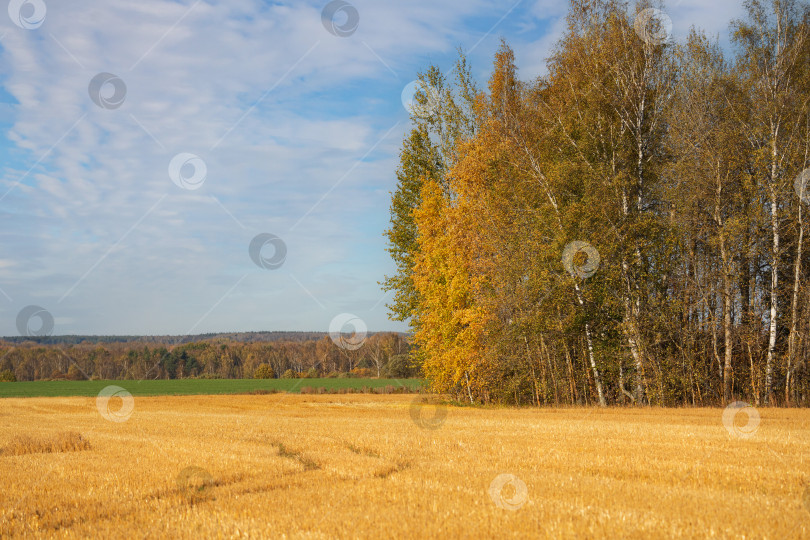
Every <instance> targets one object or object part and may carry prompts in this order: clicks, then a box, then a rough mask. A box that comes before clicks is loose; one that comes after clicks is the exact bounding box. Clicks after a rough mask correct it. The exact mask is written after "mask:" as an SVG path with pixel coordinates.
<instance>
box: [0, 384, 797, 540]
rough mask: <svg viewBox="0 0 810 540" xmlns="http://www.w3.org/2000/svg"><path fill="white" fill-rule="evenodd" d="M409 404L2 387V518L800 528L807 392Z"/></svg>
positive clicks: (37, 525)
mask: <svg viewBox="0 0 810 540" xmlns="http://www.w3.org/2000/svg"><path fill="white" fill-rule="evenodd" d="M120 401H121V400H120V398H119V404H118V405H114V403H113V401H111V402H110V404H109V406H110V407H112V408H113V409H114V408H115V407H116V406H117V407H120V406H121V405H120ZM413 403H414V397H412V396H402V395H399V396H394V395H392V396H385V395H341V396H334V395H312V396H300V395H283V394H276V395H255V396H251V395H240V396H178V397H138V398H135V399H134V402H133V403H132V405H133V406H134V407H133V408H132V409H131V410H129V411H125V412H128V413H129V415H128V416H124V417H117V418H116V417H115V416H114V415H113V416H112V418H113V420H125V421H120V422H117V421H112V420H109V419H105V418H104V416H102V414H100V413H99V409H98V408H97V405H98V403H97V399H96V398H28V399H3V400H0V426H1V428H0V448H3V449H4V451H3V453H2V454H0V536H1V537H4V538H5V537H15V536H19V537H23V536H25V537H100V538H101V537H113V535H116V536H124V535H126V536H128V537H138V538H168V537H172V538H184V537H185V538H197V537H220V538H231V537H254V538H259V537H272V538H276V537H289V538H355V537H359V538H386V537H395V538H402V537H419V538H423V537H442V538H491V537H520V538H538V537H540V538H543V537H553V538H607V537H610V538H652V537H655V538H668V537H694V538H706V537H710V538H778V539H782V538H802V537H810V500H808V497H807V496H805V488H806V487H807V485H808V483H810V459H808V458H810V452H808V451H809V450H810V422H808V421H809V420H810V413H808V411H803V410H777V409H759V410H758V411H757V412H758V413H759V415H760V422H759V425H758V426H757V427H756V430H755V431H753V432H752V433H748V432H746V428H745V427H744V425H748V426H749V427H748V431H751V427H752V425H751V424H747V422H748V420H747V418H748V417H747V415H745V414H739V415H736V417H735V418H734V420H735V422H736V423H737V425H736V427H735V426H732V429H731V430H729V429H727V428H726V426H725V425H724V423H723V410H722V409H668V410H667V409H608V410H598V409H542V410H537V409H475V408H458V407H449V408H446V409H444V410H443V411H442V410H440V411H439V413H446V416H445V417H443V418H442V417H441V416H440V417H435V416H434V414H435V413H436V409H435V408H434V406H432V405H429V406H425V407H424V408H423V409H422V410H421V411H420V410H419V409H418V408H413V407H414V406H413ZM420 413H421V414H420ZM107 416H108V417H110V415H107ZM415 418H416V420H418V421H415ZM70 432H75V433H78V434H79V435H80V436H81V439H82V442H81V444H76V445H74V444H73V442H75V441H73V442H71V441H72V440H73V439H75V437H77V436H76V435H75V433H74V435H66V433H70ZM739 434H742V436H743V437H745V436H747V435H751V436H750V438H741V437H740V436H739ZM65 441H67V442H65ZM88 444H89V448H87V445H88ZM49 445H50V446H49ZM30 452H34V453H30Z"/></svg>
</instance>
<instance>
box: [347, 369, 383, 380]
mask: <svg viewBox="0 0 810 540" xmlns="http://www.w3.org/2000/svg"><path fill="white" fill-rule="evenodd" d="M351 373H352V377H357V378H359V379H370V378H371V377H374V376H376V375H377V373H376V372H375V371H374V370H373V369H369V368H364V367H356V368H354V369H353V370H352V372H351Z"/></svg>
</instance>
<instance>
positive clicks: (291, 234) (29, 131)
mask: <svg viewBox="0 0 810 540" xmlns="http://www.w3.org/2000/svg"><path fill="white" fill-rule="evenodd" d="M327 4H328V3H327V2H326V1H317V2H302V1H294V2H288V1H274V2H267V1H259V0H227V1H221V2H220V1H214V0H180V1H167V0H132V1H118V2H101V1H99V0H69V1H68V0H58V1H57V0H29V1H28V2H25V1H23V0H11V2H9V6H8V16H6V14H5V13H2V11H0V48H1V49H2V57H0V157H2V160H3V162H2V163H3V167H2V177H0V335H7V336H9V335H18V333H19V330H18V327H19V324H18V319H20V317H18V315H19V314H20V313H21V312H24V313H26V314H28V315H30V314H31V313H32V310H31V309H29V310H27V311H25V308H26V307H27V306H31V305H34V306H40V307H41V308H43V309H44V310H45V311H46V312H47V314H51V315H52V317H53V321H54V323H53V329H52V330H51V332H52V333H53V334H57V335H59V334H186V333H203V332H220V331H250V330H319V331H326V330H327V329H328V327H329V324H330V321H332V320H333V318H335V317H336V316H338V315H339V314H341V313H353V314H355V315H356V316H357V317H359V318H360V319H362V320H363V321H365V323H366V325H367V327H368V328H369V329H370V330H404V329H405V328H406V327H405V325H404V324H402V323H394V322H391V321H389V320H388V316H387V310H386V308H385V303H386V301H387V300H388V297H386V296H384V294H383V292H382V291H381V289H380V287H379V285H378V281H380V280H381V279H382V278H383V276H384V275H385V274H387V273H391V271H392V270H393V266H392V264H391V262H390V260H389V258H388V255H387V253H386V252H385V241H384V238H383V236H382V233H383V230H384V229H385V227H386V226H387V221H388V205H389V201H390V192H391V191H392V190H393V189H394V187H395V175H394V171H395V169H396V164H397V157H398V152H399V147H400V143H401V140H402V138H403V135H404V134H405V133H406V132H407V130H408V129H409V125H410V120H409V115H408V112H407V110H406V108H405V107H404V106H403V97H402V96H403V89H405V88H406V87H407V86H408V85H409V83H411V81H413V80H414V79H415V78H416V74H417V72H418V71H420V70H422V69H424V68H425V67H426V66H428V65H429V64H431V63H434V64H437V65H438V66H440V67H442V68H443V69H445V70H449V69H450V68H451V67H452V65H453V61H454V59H455V50H456V48H457V47H462V48H464V49H465V50H466V51H468V53H469V56H470V59H471V61H472V66H473V69H474V72H475V74H476V76H477V77H478V78H479V80H481V81H485V80H486V77H487V73H488V70H489V68H490V65H491V58H492V55H493V53H494V51H495V50H496V48H497V47H498V43H499V40H500V38H501V37H505V38H506V39H507V40H508V41H509V43H510V44H511V45H512V46H513V47H514V48H515V51H516V56H517V62H518V65H519V66H520V73H521V76H522V77H523V78H525V79H529V78H532V77H535V76H537V75H539V74H541V73H542V72H543V70H544V67H543V66H544V61H545V58H546V57H547V56H548V53H549V51H550V48H551V46H552V45H553V43H554V42H555V40H556V39H557V37H558V36H559V35H560V33H561V31H562V27H563V22H564V21H563V17H564V12H565V8H566V4H567V3H566V2H565V1H564V0H522V1H521V2H518V3H517V4H513V3H512V2H511V1H510V2H501V1H485V0H463V1H455V0H452V1H442V2H437V1H435V0H408V1H407V2H406V1H401V0H396V1H386V2H383V1H380V0H377V1H371V0H352V3H351V4H347V3H345V2H344V3H341V4H335V3H332V4H331V8H332V9H331V10H327V12H326V14H324V8H325V7H326V6H327ZM702 4H706V3H705V2H702V1H699V0H681V1H680V2H677V0H676V1H675V2H671V3H670V7H668V8H667V12H668V13H669V14H670V16H671V18H672V21H673V36H674V38H675V39H679V38H681V39H682V38H683V35H684V34H685V33H686V31H687V30H688V28H689V26H690V25H692V24H698V25H700V26H701V27H703V28H705V29H707V30H708V31H710V32H711V33H714V34H720V35H721V36H724V35H725V34H726V29H727V25H728V21H729V20H730V19H731V18H732V17H736V16H739V15H740V14H741V9H740V7H739V5H738V4H739V2H737V1H734V0H730V1H729V0H722V1H721V0H717V1H715V2H712V3H711V6H710V7H705V5H702ZM330 15H332V16H331V17H330ZM355 15H356V16H355ZM325 20H326V22H325ZM330 21H331V22H330ZM406 94H407V92H406ZM258 235H263V236H258ZM257 236H258V238H257ZM254 238H257V240H256V241H255V242H254V245H255V246H259V247H261V245H262V244H264V245H265V247H264V249H261V251H258V252H254V254H253V255H254V256H253V257H251V254H250V252H249V247H250V246H251V242H252V241H253V240H254ZM276 247H277V248H278V249H275V248H276ZM285 249H286V254H285ZM253 259H255V261H254V260H253ZM257 262H258V263H259V264H257ZM262 266H264V267H262ZM47 314H46V315H44V318H45V319H47V318H48V317H47ZM28 315H26V317H28ZM24 318H25V317H24ZM23 322H24V323H25V328H27V329H28V331H37V329H39V328H40V326H41V322H42V319H41V318H38V317H37V316H34V317H33V318H32V319H31V320H29V319H28V318H25V321H23ZM46 325H47V321H46Z"/></svg>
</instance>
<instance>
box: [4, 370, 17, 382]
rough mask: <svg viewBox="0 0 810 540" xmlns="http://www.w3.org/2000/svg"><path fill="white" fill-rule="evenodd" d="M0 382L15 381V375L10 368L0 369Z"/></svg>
mask: <svg viewBox="0 0 810 540" xmlns="http://www.w3.org/2000/svg"><path fill="white" fill-rule="evenodd" d="M0 382H17V376H16V375H14V372H13V371H11V370H10V369H7V370H5V371H0Z"/></svg>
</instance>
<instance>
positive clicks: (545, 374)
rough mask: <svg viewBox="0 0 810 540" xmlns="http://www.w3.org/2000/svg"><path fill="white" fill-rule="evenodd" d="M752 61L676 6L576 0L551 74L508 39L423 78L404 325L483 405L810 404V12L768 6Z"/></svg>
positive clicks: (444, 381) (403, 191)
mask: <svg viewBox="0 0 810 540" xmlns="http://www.w3.org/2000/svg"><path fill="white" fill-rule="evenodd" d="M745 13H746V14H745V17H744V18H743V19H741V20H734V21H731V22H730V27H729V28H730V38H731V43H732V46H733V48H732V50H731V51H726V50H724V49H723V48H722V47H721V46H720V45H719V41H718V39H717V38H710V37H709V36H707V35H706V34H705V33H704V32H703V31H701V30H700V29H699V28H695V27H693V28H692V29H690V31H689V32H688V35H686V36H685V37H684V39H680V40H678V41H676V40H674V39H673V38H672V37H671V36H670V35H669V28H668V19H667V17H666V13H665V8H664V6H662V5H660V4H655V5H654V4H651V3H649V2H641V3H639V4H638V5H636V6H635V7H633V8H632V9H631V8H630V7H629V6H628V4H627V3H625V2H620V1H616V0H573V1H571V3H570V7H569V13H568V16H567V26H566V30H565V32H564V34H563V36H562V37H561V38H560V40H559V41H558V42H557V44H556V46H555V47H554V49H553V52H552V53H551V55H550V57H549V58H548V61H547V66H546V67H547V73H546V74H544V75H542V76H540V77H538V78H536V79H534V80H530V81H523V80H520V78H519V76H518V68H517V66H516V62H515V56H514V53H513V51H512V50H511V48H510V47H509V46H508V45H507V44H506V43H503V44H502V46H501V48H500V50H499V51H498V52H497V54H496V55H495V59H494V64H493V69H492V73H491V76H490V78H489V80H488V83H487V85H486V87H485V88H480V87H479V86H478V84H477V83H476V81H475V79H474V77H472V75H471V71H470V67H469V65H468V63H467V60H466V58H465V57H464V55H463V54H462V53H460V54H459V60H458V62H457V63H456V65H455V67H454V68H453V70H452V73H450V74H445V73H443V72H442V71H441V70H440V69H439V68H437V67H435V66H431V67H430V68H429V69H427V70H426V71H425V72H424V73H422V74H420V81H421V90H420V91H419V92H417V95H416V97H415V99H416V101H417V105H416V106H415V107H414V108H413V110H412V120H413V127H412V129H411V131H410V132H409V133H408V134H407V136H406V138H405V140H404V141H403V145H402V150H401V154H400V164H399V168H398V170H397V180H398V183H397V188H396V191H395V192H394V193H393V195H392V202H391V225H390V228H389V229H388V230H387V231H386V235H387V238H388V241H389V248H388V251H389V253H390V254H391V256H392V258H393V260H394V262H395V263H396V269H397V270H396V273H395V274H393V275H391V276H388V277H386V279H385V282H384V287H385V288H386V289H388V290H392V291H394V293H395V294H394V299H393V301H392V303H391V304H390V305H389V309H390V311H391V316H392V318H394V319H397V320H403V321H409V323H410V325H411V327H412V330H413V332H414V345H415V346H414V348H413V350H412V352H411V354H412V357H413V359H414V361H415V362H416V363H417V364H418V365H419V366H420V367H421V368H422V370H423V372H424V374H425V376H426V377H427V378H428V379H429V380H430V382H431V384H432V387H433V388H434V389H435V390H437V391H440V392H449V393H452V394H454V395H456V396H457V398H458V399H463V400H468V401H470V402H484V403H488V402H503V403H516V404H535V405H547V404H575V403H596V404H600V405H603V406H604V405H607V404H656V405H683V404H690V405H717V404H727V403H729V402H731V401H734V400H747V401H749V402H752V403H754V404H757V405H759V404H766V405H793V404H801V405H805V404H807V402H808V398H809V397H810V396H808V390H810V385H809V384H808V369H807V359H808V355H809V354H810V339H808V338H809V337H810V288H808V287H807V286H806V284H807V277H808V269H809V268H810V261H808V250H807V249H806V248H805V245H806V243H807V239H806V234H805V230H804V221H805V220H806V216H807V213H808V209H807V208H806V206H805V205H807V204H808V203H810V186H808V185H807V184H808V180H810V169H808V168H810V108H809V107H808V105H809V104H810V15H809V13H810V11H809V10H808V6H807V5H806V4H804V3H801V2H796V1H794V0H762V1H761V0H748V1H746V2H745Z"/></svg>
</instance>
